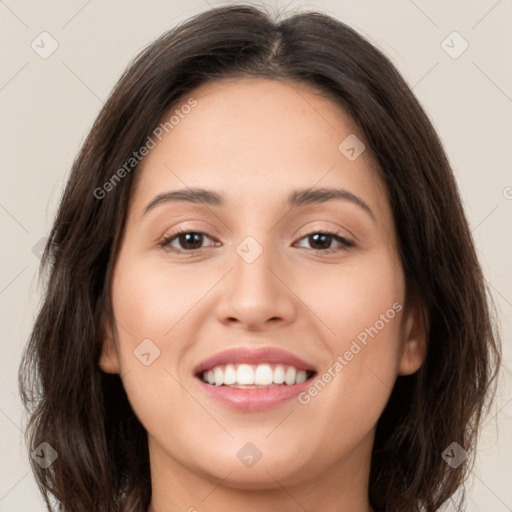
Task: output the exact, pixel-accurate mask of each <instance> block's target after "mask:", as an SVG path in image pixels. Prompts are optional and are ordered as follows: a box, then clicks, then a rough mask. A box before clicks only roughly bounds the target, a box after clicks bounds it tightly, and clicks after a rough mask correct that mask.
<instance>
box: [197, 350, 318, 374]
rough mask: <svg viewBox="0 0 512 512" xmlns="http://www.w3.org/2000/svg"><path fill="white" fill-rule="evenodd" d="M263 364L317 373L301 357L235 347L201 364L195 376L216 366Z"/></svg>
mask: <svg viewBox="0 0 512 512" xmlns="http://www.w3.org/2000/svg"><path fill="white" fill-rule="evenodd" d="M229 363H231V364H241V363H245V364H261V363H272V364H284V365H289V366H294V367H295V368H296V369H297V370H310V371H314V372H316V368H315V367H314V365H312V364H311V363H307V362H306V361H304V360H303V359H301V358H300V357H298V356H296V355H294V354H292V353H291V352H287V351H286V350H282V349H280V348H274V347H262V348H247V347H235V348H230V349H228V350H224V351H222V352H219V353H218V354H215V355H213V356H212V357H209V358H208V359H206V360H205V361H203V362H202V363H201V364H199V365H198V366H197V367H196V368H195V370H194V374H195V375H197V374H201V373H202V372H205V371H207V370H211V369H212V368H214V367H215V366H220V365H223V364H229Z"/></svg>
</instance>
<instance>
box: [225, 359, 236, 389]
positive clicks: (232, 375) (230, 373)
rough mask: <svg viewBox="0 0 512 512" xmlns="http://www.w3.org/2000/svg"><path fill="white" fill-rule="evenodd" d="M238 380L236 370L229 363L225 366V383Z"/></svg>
mask: <svg viewBox="0 0 512 512" xmlns="http://www.w3.org/2000/svg"><path fill="white" fill-rule="evenodd" d="M235 382H236V370H235V367H234V366H233V365H232V364H227V365H226V368H224V384H225V385H226V386H229V385H231V384H234V383H235Z"/></svg>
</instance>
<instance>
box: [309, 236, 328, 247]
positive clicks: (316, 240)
mask: <svg viewBox="0 0 512 512" xmlns="http://www.w3.org/2000/svg"><path fill="white" fill-rule="evenodd" d="M320 237H321V238H322V239H323V244H325V240H326V239H327V240H330V238H331V235H326V234H324V233H315V234H314V235H310V238H311V239H313V244H312V245H313V246H314V244H318V238H320ZM320 245H322V242H320ZM327 245H330V244H327ZM324 248H325V247H324Z"/></svg>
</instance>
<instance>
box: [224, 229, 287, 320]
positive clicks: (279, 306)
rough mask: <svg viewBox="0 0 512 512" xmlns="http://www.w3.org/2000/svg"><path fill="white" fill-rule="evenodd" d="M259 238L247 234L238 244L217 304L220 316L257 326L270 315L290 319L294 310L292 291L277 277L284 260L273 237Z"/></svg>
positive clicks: (261, 236)
mask: <svg viewBox="0 0 512 512" xmlns="http://www.w3.org/2000/svg"><path fill="white" fill-rule="evenodd" d="M258 238H259V240H257V239H256V237H254V236H247V237H245V238H244V239H243V240H242V241H241V242H240V243H239V244H238V245H237V246H236V247H235V254H234V255H233V267H234V268H233V270H232V272H231V273H230V274H231V277H230V279H229V280H228V282H229V284H226V286H225V287H224V288H223V297H222V298H221V299H220V304H219V308H218V314H219V315H220V317H221V318H219V319H220V320H226V319H231V320H233V319H236V320H238V321H240V322H241V323H243V324H247V325H252V326H253V327H254V326H256V325H260V324H261V325H262V324H263V323H264V322H266V321H267V320H269V319H277V318H279V319H281V320H290V318H291V317H292V316H293V314H294V305H293V298H292V297H291V295H292V294H291V292H290V291H289V289H288V288H287V287H286V286H285V285H284V284H283V282H282V281H281V279H280V278H278V277H277V275H279V274H280V271H279V270H278V269H279V268H281V264H280V262H279V261H278V260H279V253H278V251H277V250H276V248H275V247H272V246H271V244H272V242H271V240H272V237H271V236H263V235H260V236H259V237H258ZM276 274H277V275H276ZM280 277H281V278H282V276H280Z"/></svg>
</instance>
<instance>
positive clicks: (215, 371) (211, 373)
mask: <svg viewBox="0 0 512 512" xmlns="http://www.w3.org/2000/svg"><path fill="white" fill-rule="evenodd" d="M201 377H202V379H203V381H204V382H208V383H209V384H212V385H215V386H222V385H224V386H232V387H250V386H252V387H258V386H274V385H281V384H286V385H288V386H291V385H293V384H300V383H302V382H304V381H305V380H306V379H307V378H308V372H307V371H306V370H297V369H296V368H294V367H293V366H284V365H282V364H278V365H271V364H267V363H265V364H259V365H249V364H236V365H235V364H227V365H220V366H216V367H215V368H212V369H211V370H208V371H206V372H203V373H202V375H201Z"/></svg>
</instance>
